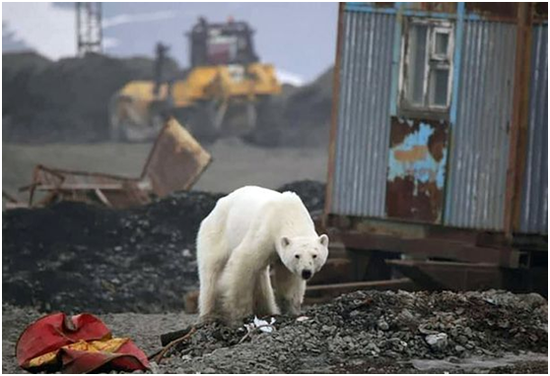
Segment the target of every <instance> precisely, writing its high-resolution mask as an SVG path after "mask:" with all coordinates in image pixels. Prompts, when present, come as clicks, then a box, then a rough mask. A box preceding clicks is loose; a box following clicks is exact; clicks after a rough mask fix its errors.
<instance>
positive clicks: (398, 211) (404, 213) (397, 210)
mask: <svg viewBox="0 0 550 376" xmlns="http://www.w3.org/2000/svg"><path fill="white" fill-rule="evenodd" d="M415 185H416V189H415ZM415 191H416V192H415ZM387 192H388V194H387V195H386V211H387V215H388V217H392V218H400V219H410V220H414V221H421V222H429V223H437V222H439V221H440V220H441V210H440V208H441V203H442V202H443V191H442V190H440V189H438V188H437V186H436V184H435V182H427V183H422V182H418V181H416V182H415V181H414V179H413V177H412V176H406V177H404V178H402V177H398V178H396V179H394V180H393V181H391V182H388V185H387Z"/></svg>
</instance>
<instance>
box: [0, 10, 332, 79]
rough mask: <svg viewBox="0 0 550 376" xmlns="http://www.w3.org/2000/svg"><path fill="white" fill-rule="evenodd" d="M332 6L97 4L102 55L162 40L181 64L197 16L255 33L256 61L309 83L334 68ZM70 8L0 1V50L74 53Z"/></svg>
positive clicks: (143, 48) (132, 51) (144, 49)
mask: <svg viewBox="0 0 550 376" xmlns="http://www.w3.org/2000/svg"><path fill="white" fill-rule="evenodd" d="M337 8H338V5H337V3H104V4H103V15H104V19H103V32H104V46H105V48H104V50H105V51H106V52H107V53H109V54H111V55H115V56H133V55H142V56H143V55H147V56H153V51H154V45H155V43H156V42H158V41H162V42H163V43H165V44H168V45H169V46H170V47H171V55H172V57H174V58H175V59H177V60H178V61H179V62H180V64H181V65H182V66H186V65H188V61H189V57H188V51H187V41H186V38H185V37H184V33H185V32H187V31H188V30H189V29H190V28H191V26H192V25H193V24H194V23H195V22H196V20H197V18H198V17H199V16H201V15H202V16H204V17H206V18H207V19H208V20H209V21H212V22H214V21H217V22H220V21H225V20H226V19H227V18H228V17H229V16H231V17H233V18H234V19H235V20H243V21H247V22H249V24H250V25H251V26H252V27H253V29H255V30H256V34H255V44H256V50H257V53H258V54H259V56H260V58H261V60H262V61H264V62H269V63H273V64H274V65H275V67H276V68H278V69H279V70H280V71H281V72H282V73H284V74H285V75H286V76H287V77H288V78H290V79H293V80H296V81H306V82H307V81H310V80H312V79H314V78H315V77H316V76H318V75H319V74H320V73H322V72H323V71H324V70H325V69H327V68H328V67H329V66H331V65H332V64H333V61H334V50H335V42H336V22H337V13H338V9H337ZM74 29H75V16H74V3H2V50H3V52H7V51H13V50H21V49H25V48H30V49H34V50H37V51H38V52H40V53H41V54H43V55H45V56H47V57H49V58H51V59H58V58H61V57H68V56H73V55H74V54H75V50H76V42H75V31H74Z"/></svg>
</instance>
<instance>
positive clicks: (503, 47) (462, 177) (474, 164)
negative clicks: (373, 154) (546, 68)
mask: <svg viewBox="0 0 550 376" xmlns="http://www.w3.org/2000/svg"><path fill="white" fill-rule="evenodd" d="M515 42H516V30H515V26H514V25H512V24H504V23H497V22H486V21H466V22H465V24H464V39H463V45H462V60H461V64H462V69H461V77H460V80H459V81H458V82H459V88H458V97H457V98H456V100H457V101H458V102H457V106H458V108H457V120H456V124H453V132H452V139H453V141H452V147H451V148H450V154H449V167H448V171H449V172H448V181H447V187H446V198H445V200H446V202H445V215H444V220H443V224H445V225H448V226H456V227H462V228H474V229H491V230H502V229H503V223H504V222H503V215H504V213H503V211H504V201H505V188H506V172H507V164H508V147H509V134H508V132H509V127H510V122H511V109H512V90H513V77H514V57H515V46H516V43H515ZM453 100H454V99H453Z"/></svg>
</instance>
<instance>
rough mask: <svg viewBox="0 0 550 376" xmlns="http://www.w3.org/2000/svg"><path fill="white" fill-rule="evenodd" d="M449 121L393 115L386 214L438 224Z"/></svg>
mask: <svg viewBox="0 0 550 376" xmlns="http://www.w3.org/2000/svg"><path fill="white" fill-rule="evenodd" d="M448 137H449V124H448V123H447V122H446V121H442V120H441V121H440V120H413V119H402V118H397V117H392V119H391V134H390V152H389V162H388V177H387V186H386V213H387V216H388V217H392V218H399V219H408V220H414V221H423V222H430V223H439V222H440V221H441V217H442V210H443V194H444V185H445V168H446V163H447V140H448Z"/></svg>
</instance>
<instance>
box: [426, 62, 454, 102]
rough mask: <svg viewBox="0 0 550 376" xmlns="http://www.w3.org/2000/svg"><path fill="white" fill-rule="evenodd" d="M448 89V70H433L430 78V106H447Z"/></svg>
mask: <svg viewBox="0 0 550 376" xmlns="http://www.w3.org/2000/svg"><path fill="white" fill-rule="evenodd" d="M448 87H449V70H448V69H434V70H432V74H431V77H430V104H432V105H436V106H446V105H447V91H448V90H447V89H448Z"/></svg>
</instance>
